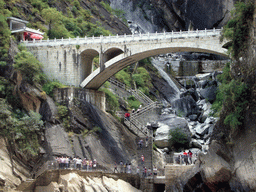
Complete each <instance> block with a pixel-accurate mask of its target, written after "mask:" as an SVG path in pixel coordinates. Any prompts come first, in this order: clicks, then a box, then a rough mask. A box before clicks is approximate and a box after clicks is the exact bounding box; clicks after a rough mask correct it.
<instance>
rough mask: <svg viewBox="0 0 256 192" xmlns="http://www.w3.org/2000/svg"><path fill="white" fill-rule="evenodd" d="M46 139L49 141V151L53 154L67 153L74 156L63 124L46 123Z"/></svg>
mask: <svg viewBox="0 0 256 192" xmlns="http://www.w3.org/2000/svg"><path fill="white" fill-rule="evenodd" d="M45 139H46V143H47V152H48V153H49V154H51V155H53V156H60V155H67V156H71V157H73V151H72V149H71V144H70V142H69V139H68V135H67V133H66V132H65V130H64V128H63V127H62V125H61V124H52V123H49V122H46V124H45Z"/></svg>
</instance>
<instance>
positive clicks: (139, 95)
mask: <svg viewBox="0 0 256 192" xmlns="http://www.w3.org/2000/svg"><path fill="white" fill-rule="evenodd" d="M108 81H109V82H110V83H111V84H112V85H114V86H115V87H117V88H119V89H122V90H125V91H127V93H128V95H129V94H132V95H133V96H134V97H135V98H136V99H137V100H139V101H140V102H141V103H142V104H143V105H148V104H151V103H154V101H152V100H151V99H150V98H149V97H148V96H147V95H145V94H144V93H143V92H141V91H140V90H139V89H136V90H134V89H130V88H128V87H126V85H125V84H124V83H121V82H119V81H117V80H116V79H114V78H112V77H111V78H109V79H108Z"/></svg>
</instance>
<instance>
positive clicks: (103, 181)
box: [35, 173, 141, 192]
mask: <svg viewBox="0 0 256 192" xmlns="http://www.w3.org/2000/svg"><path fill="white" fill-rule="evenodd" d="M59 188H62V189H63V191H68V192H75V191H77V192H78V191H88V192H108V191H116V192H118V191H120V192H121V191H125V192H141V191H140V190H138V189H136V188H135V187H133V186H132V185H131V184H130V183H127V182H125V181H123V180H121V179H117V180H116V179H113V178H109V177H105V176H103V177H86V178H84V177H81V176H79V175H78V174H76V173H68V174H66V175H60V177H59V179H58V183H57V182H51V183H50V184H49V185H48V186H36V189H35V191H36V192H42V191H43V192H53V191H54V192H59V191H62V190H59Z"/></svg>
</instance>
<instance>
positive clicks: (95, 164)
mask: <svg viewBox="0 0 256 192" xmlns="http://www.w3.org/2000/svg"><path fill="white" fill-rule="evenodd" d="M96 167H97V161H96V159H94V160H93V170H95V171H96Z"/></svg>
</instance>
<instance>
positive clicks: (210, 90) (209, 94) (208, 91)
mask: <svg viewBox="0 0 256 192" xmlns="http://www.w3.org/2000/svg"><path fill="white" fill-rule="evenodd" d="M216 92H217V86H216V85H212V86H209V87H206V88H204V89H201V90H200V95H201V97H202V98H203V99H207V100H208V101H209V102H211V103H213V101H215V99H216Z"/></svg>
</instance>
